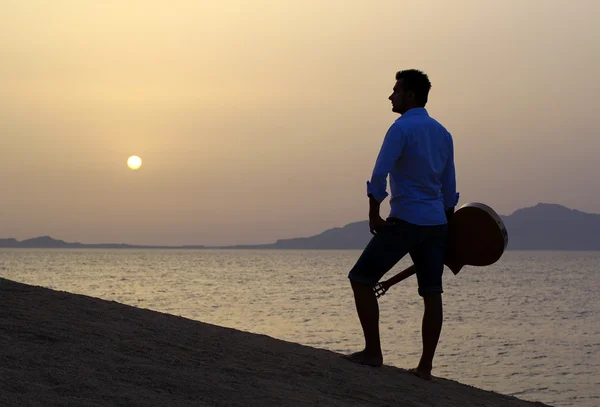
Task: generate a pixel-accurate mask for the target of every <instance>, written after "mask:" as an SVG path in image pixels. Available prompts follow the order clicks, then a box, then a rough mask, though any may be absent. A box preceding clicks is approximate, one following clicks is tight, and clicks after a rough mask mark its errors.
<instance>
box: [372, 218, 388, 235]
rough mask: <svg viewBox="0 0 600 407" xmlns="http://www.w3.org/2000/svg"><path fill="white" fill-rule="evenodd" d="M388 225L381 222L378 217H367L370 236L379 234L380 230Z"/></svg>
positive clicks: (384, 221) (386, 222)
mask: <svg viewBox="0 0 600 407" xmlns="http://www.w3.org/2000/svg"><path fill="white" fill-rule="evenodd" d="M389 224H390V222H388V221H386V220H383V218H382V217H381V216H379V215H369V229H370V231H371V234H372V235H376V234H377V233H380V232H381V230H382V229H383V228H384V227H386V226H388V225H389Z"/></svg>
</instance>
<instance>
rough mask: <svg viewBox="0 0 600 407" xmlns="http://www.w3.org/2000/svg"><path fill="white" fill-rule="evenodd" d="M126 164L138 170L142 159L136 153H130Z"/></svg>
mask: <svg viewBox="0 0 600 407" xmlns="http://www.w3.org/2000/svg"><path fill="white" fill-rule="evenodd" d="M127 166H128V167H129V168H131V169H132V170H139V169H140V167H141V166H142V159H141V158H140V157H138V156H137V155H132V156H131V157H129V158H128V159H127Z"/></svg>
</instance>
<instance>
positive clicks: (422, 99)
mask: <svg viewBox="0 0 600 407" xmlns="http://www.w3.org/2000/svg"><path fill="white" fill-rule="evenodd" d="M429 89H431V82H429V78H428V77H427V75H426V74H424V73H423V72H421V71H418V70H416V69H407V70H405V71H399V72H397V73H396V85H395V86H394V92H393V93H392V94H391V95H390V97H389V99H390V100H391V102H392V111H394V112H396V113H400V114H404V113H406V112H407V111H408V110H410V109H412V108H415V107H425V105H426V104H427V97H428V96H429Z"/></svg>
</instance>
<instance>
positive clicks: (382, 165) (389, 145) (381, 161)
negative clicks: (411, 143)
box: [367, 123, 405, 202]
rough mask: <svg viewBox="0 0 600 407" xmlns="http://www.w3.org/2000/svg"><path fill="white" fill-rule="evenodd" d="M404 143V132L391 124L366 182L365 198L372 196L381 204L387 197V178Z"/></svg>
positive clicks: (396, 125)
mask: <svg viewBox="0 0 600 407" xmlns="http://www.w3.org/2000/svg"><path fill="white" fill-rule="evenodd" d="M404 143H405V137H404V131H403V130H402V128H401V127H400V126H399V125H398V124H397V123H395V124H393V125H392V126H391V127H390V128H389V130H388V132H387V133H386V135H385V138H384V140H383V145H382V146H381V150H380V151H379V155H378V156H377V161H376V162H375V167H374V168H373V174H372V175H371V180H369V181H367V196H372V197H373V198H374V199H375V200H377V202H382V201H383V200H384V199H385V198H386V197H387V196H388V193H387V178H388V175H389V173H390V171H391V170H392V168H393V167H394V162H395V161H396V160H397V159H398V157H400V154H402V149H403V148H404Z"/></svg>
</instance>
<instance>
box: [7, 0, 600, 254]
mask: <svg viewBox="0 0 600 407" xmlns="http://www.w3.org/2000/svg"><path fill="white" fill-rule="evenodd" d="M598 15H600V2H599V1H596V0H569V1H567V0H565V1H558V0H505V1H502V2H499V1H492V0H490V1H487V0H483V1H482V0H472V1H467V0H453V1H451V2H450V1H446V0H438V1H434V0H431V1H418V2H417V1H410V2H409V1H398V0H393V1H388V0H372V1H369V2H367V1H350V0H328V1H322V0H287V1H280V0H248V1H243V0H218V1H217V0H214V1H208V0H206V1H198V0H171V1H168V2H167V1H155V0H143V1H142V0H128V1H127V2H123V1H117V0H105V1H102V2H100V1H95V0H71V1H68V0H27V1H23V0H2V1H1V2H0V89H1V90H2V92H0V191H1V192H0V193H1V197H2V202H1V204H0V225H1V228H0V238H8V237H14V238H17V239H19V240H22V239H27V238H30V237H35V236H41V235H49V236H52V237H54V238H57V239H62V240H66V241H78V242H84V243H108V242H111V243H117V242H123V243H130V244H156V245H186V244H205V245H234V244H252V243H271V242H274V241H276V240H277V239H281V238H291V237H299V236H310V235H314V234H318V233H320V232H322V231H324V230H326V229H328V228H332V227H339V226H344V225H345V224H348V223H351V222H356V221H360V220H365V219H367V214H368V199H367V197H366V185H365V183H366V181H367V180H368V179H369V178H370V175H371V171H372V168H373V165H374V163H375V159H376V156H377V153H378V151H379V148H380V146H381V143H382V140H383V137H384V135H385V132H386V131H387V129H388V128H389V126H390V125H391V124H392V123H393V121H394V120H395V119H396V118H397V117H398V116H397V114H395V113H393V112H392V111H391V106H390V102H389V100H388V96H389V95H390V93H391V90H392V87H393V86H394V83H395V79H394V76H395V73H396V71H398V70H402V69H409V68H416V69H421V70H423V71H425V72H426V73H427V74H428V75H429V77H430V79H431V82H432V85H433V87H432V90H431V92H430V95H429V103H428V105H427V109H428V111H429V113H430V114H431V116H433V117H434V118H436V119H437V120H438V121H440V122H441V123H442V124H443V125H444V126H445V127H446V128H447V129H448V130H449V131H450V132H451V133H452V135H453V137H454V144H455V162H456V170H457V184H458V190H459V192H460V194H461V200H460V202H459V205H461V204H464V203H467V202H472V201H477V202H483V203H486V204H488V205H490V206H491V207H493V208H494V209H495V210H496V211H497V212H498V213H500V214H503V215H509V214H511V213H512V212H513V211H515V210H516V209H519V208H522V207H528V206H533V205H535V204H537V203H538V202H545V203H557V204H561V205H565V206H568V207H570V208H573V209H578V210H582V211H585V212H593V213H600V188H599V186H600V181H599V180H598V175H599V174H600V160H599V159H598V153H599V152H600V137H599V136H600V114H598V108H599V107H600V102H599V97H600V80H598V77H597V75H598V72H600V25H598V24H597V16H598ZM131 155H138V156H140V157H141V158H142V160H143V164H142V167H141V168H140V169H139V170H137V171H133V170H131V169H129V168H128V167H127V164H126V162H127V158H128V157H129V156H131ZM388 212H389V201H388V200H386V201H385V202H384V204H383V205H382V215H383V216H385V215H386V214H387V213H388Z"/></svg>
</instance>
